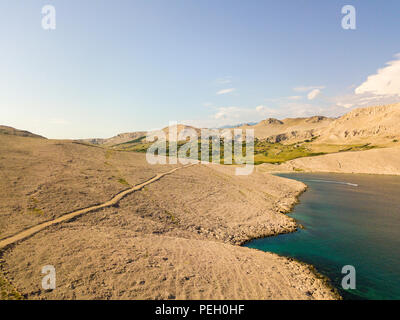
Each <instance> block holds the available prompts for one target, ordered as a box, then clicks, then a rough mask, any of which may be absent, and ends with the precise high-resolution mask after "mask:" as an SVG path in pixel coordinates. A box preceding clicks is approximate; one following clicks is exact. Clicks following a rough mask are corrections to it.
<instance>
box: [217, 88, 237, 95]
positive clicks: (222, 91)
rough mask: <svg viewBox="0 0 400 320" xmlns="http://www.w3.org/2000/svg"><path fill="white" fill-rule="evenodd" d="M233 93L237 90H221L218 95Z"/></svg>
mask: <svg viewBox="0 0 400 320" xmlns="http://www.w3.org/2000/svg"><path fill="white" fill-rule="evenodd" d="M233 91H235V88H229V89H222V90H219V91H218V92H217V94H218V95H221V94H227V93H231V92H233Z"/></svg>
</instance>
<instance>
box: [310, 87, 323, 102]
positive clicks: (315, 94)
mask: <svg viewBox="0 0 400 320" xmlns="http://www.w3.org/2000/svg"><path fill="white" fill-rule="evenodd" d="M320 94H321V90H320V89H314V90H312V91H311V92H309V93H308V95H307V98H308V100H314V99H315V98H316V97H318V96H319V95H320Z"/></svg>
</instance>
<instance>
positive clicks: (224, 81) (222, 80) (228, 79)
mask: <svg viewBox="0 0 400 320" xmlns="http://www.w3.org/2000/svg"><path fill="white" fill-rule="evenodd" d="M215 83H216V84H217V85H223V84H229V83H232V77H231V76H226V77H223V78H218V79H216V80H215Z"/></svg>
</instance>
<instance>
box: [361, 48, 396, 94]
mask: <svg viewBox="0 0 400 320" xmlns="http://www.w3.org/2000/svg"><path fill="white" fill-rule="evenodd" d="M396 57H397V58H399V60H394V61H389V62H388V63H386V67H384V68H382V69H379V70H378V71H377V73H376V74H373V75H370V76H369V77H368V78H367V80H366V81H365V82H364V83H362V84H361V85H360V86H359V87H357V88H356V89H355V90H354V92H355V94H357V95H359V94H373V95H380V96H388V95H397V96H400V54H397V55H396Z"/></svg>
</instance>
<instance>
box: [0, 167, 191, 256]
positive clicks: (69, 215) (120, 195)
mask: <svg viewBox="0 0 400 320" xmlns="http://www.w3.org/2000/svg"><path fill="white" fill-rule="evenodd" d="M193 165H194V164H188V165H185V166H182V167H178V168H174V169H172V170H170V171H167V172H164V173H159V174H157V175H156V176H155V177H153V178H151V179H149V180H147V181H145V182H143V183H141V184H137V185H135V186H134V187H132V188H130V189H127V190H124V191H121V192H120V193H118V194H116V195H115V196H114V197H113V198H112V199H111V200H108V201H106V202H104V203H102V204H98V205H94V206H91V207H88V208H84V209H79V210H76V211H73V212H70V213H67V214H65V215H63V216H61V217H58V218H56V219H54V220H50V221H46V222H43V223H40V224H38V225H36V226H34V227H31V228H29V229H26V230H24V231H21V232H19V233H17V234H16V235H13V236H11V237H8V238H6V239H3V240H0V250H1V249H4V248H6V247H7V246H9V245H11V244H13V243H16V242H18V241H21V240H24V239H26V238H28V237H30V236H32V235H34V234H35V233H37V232H39V231H41V230H43V229H45V228H47V227H50V226H52V225H55V224H58V223H61V222H65V221H68V220H71V219H72V218H75V217H77V216H80V215H83V214H85V213H89V212H92V211H96V210H99V209H103V208H107V207H111V206H113V205H115V204H117V203H118V202H119V201H120V200H121V199H122V198H124V197H125V196H127V195H128V194H130V193H132V192H135V191H138V190H140V189H142V188H143V187H145V186H147V185H148V184H150V183H153V182H155V181H157V180H160V179H161V178H162V177H164V176H166V175H168V174H171V173H173V172H175V171H177V170H179V169H183V168H187V167H190V166H193Z"/></svg>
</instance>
